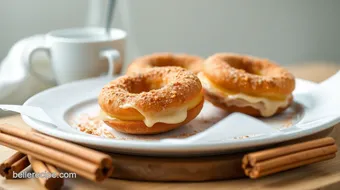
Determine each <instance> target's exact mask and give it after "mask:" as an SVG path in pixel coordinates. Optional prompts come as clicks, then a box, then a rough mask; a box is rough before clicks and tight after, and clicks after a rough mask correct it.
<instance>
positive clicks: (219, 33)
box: [0, 0, 340, 104]
mask: <svg viewBox="0 0 340 190" xmlns="http://www.w3.org/2000/svg"><path fill="white" fill-rule="evenodd" d="M106 5H107V0H72V1H70V0H49V1H46V0H24V1H23V0H1V1H0V13H1V16H0V27H1V35H0V42H1V43H0V59H1V60H2V59H3V58H5V56H6V54H7V52H8V51H9V49H10V48H11V46H12V45H13V44H14V43H15V42H17V41H18V40H20V39H22V38H25V37H28V36H32V35H34V34H42V33H46V32H48V31H50V30H54V29H60V28H69V27H82V26H104V18H105V13H106V7H105V6H106ZM339 8H340V1H339V0H323V1H321V0H298V1H296V0H285V1H273V0H256V1H254V0H142V1H137V0H119V1H118V4H117V7H116V13H115V16H114V22H113V25H112V26H113V27H117V28H122V29H124V30H127V32H128V41H127V53H126V54H127V57H126V60H127V62H126V63H130V62H131V61H132V60H133V59H134V58H136V57H138V56H141V55H144V54H149V53H153V52H160V51H169V52H185V53H191V54H196V55H201V56H203V57H207V56H209V55H211V54H213V53H215V52H225V51H229V52H239V53H247V54H252V55H255V56H260V57H267V58H270V59H272V60H275V61H276V62H278V63H280V64H283V65H288V64H297V63H306V62H317V61H323V62H332V63H333V62H334V63H340V53H339V51H340V38H339V37H338V36H339V34H340V22H339V21H338V20H339V18H340V11H338V10H339ZM42 63H43V64H40V65H41V68H42V69H43V68H45V67H46V66H47V65H48V62H46V61H45V62H42ZM43 70H44V71H46V72H50V70H49V69H43ZM47 74H49V73H47ZM39 82H40V83H39ZM27 83H29V84H30V85H31V86H29V85H27V84H23V86H24V87H26V89H28V90H26V91H25V90H24V89H21V91H20V92H19V93H15V94H13V95H11V96H9V97H8V98H7V99H3V100H0V103H12V104H21V103H23V102H24V101H25V100H26V99H27V98H28V97H30V96H31V95H33V94H35V93H37V92H39V91H41V90H43V89H45V88H48V87H49V86H46V84H42V83H41V81H38V80H37V79H36V78H34V77H33V76H31V77H29V78H27Z"/></svg>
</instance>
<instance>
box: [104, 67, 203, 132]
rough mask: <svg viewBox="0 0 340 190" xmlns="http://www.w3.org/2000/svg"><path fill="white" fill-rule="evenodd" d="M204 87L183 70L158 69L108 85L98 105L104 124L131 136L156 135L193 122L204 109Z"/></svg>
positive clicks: (123, 77) (173, 68)
mask: <svg viewBox="0 0 340 190" xmlns="http://www.w3.org/2000/svg"><path fill="white" fill-rule="evenodd" d="M203 102H204V98H203V93H202V85H201V83H200V81H199V79H198V78H197V76H196V75H194V74H193V73H192V72H189V71H187V70H185V69H183V68H180V67H155V68H149V69H146V70H145V72H143V73H140V74H136V75H130V76H129V75H125V76H122V77H119V78H117V79H115V80H113V81H111V82H110V83H109V84H107V85H106V86H105V87H104V88H103V89H102V91H101V93H100V95H99V98H98V103H99V105H100V107H101V115H102V116H101V117H102V118H103V120H104V122H105V123H106V124H107V125H109V126H110V127H112V128H114V129H116V130H117V131H120V132H123V133H129V134H157V133H162V132H166V131H169V130H172V129H175V128H177V127H180V126H182V125H184V124H186V123H188V122H189V121H191V120H192V119H194V118H195V117H196V116H197V115H198V114H199V113H200V111H201V109H202V107H203Z"/></svg>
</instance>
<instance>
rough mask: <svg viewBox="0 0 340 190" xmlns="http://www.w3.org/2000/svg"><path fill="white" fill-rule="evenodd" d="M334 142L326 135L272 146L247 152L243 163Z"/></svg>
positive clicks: (252, 163) (252, 162) (250, 162)
mask: <svg viewBox="0 0 340 190" xmlns="http://www.w3.org/2000/svg"><path fill="white" fill-rule="evenodd" d="M334 143H335V140H334V139H333V138H331V137H326V138H321V139H317V140H312V141H307V142H303V143H298V144H293V145H288V146H283V147H278V148H273V149H269V150H263V151H258V152H254V153H250V154H247V155H246V156H245V157H243V163H244V164H245V165H247V164H251V165H254V164H255V163H256V162H260V161H263V160H268V159H270V158H274V157H279V156H282V155H287V154H291V153H295V152H300V151H304V150H309V149H314V148H319V147H324V146H327V145H333V144H334Z"/></svg>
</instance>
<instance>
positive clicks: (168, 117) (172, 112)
mask: <svg viewBox="0 0 340 190" xmlns="http://www.w3.org/2000/svg"><path fill="white" fill-rule="evenodd" d="M121 108H133V109H136V110H137V111H138V112H139V113H140V114H142V115H143V116H144V120H143V121H144V123H145V125H146V126H147V127H152V126H153V125H154V124H155V123H167V124H176V123H181V122H183V121H184V120H185V119H186V118H187V110H188V106H182V107H180V108H176V109H167V110H165V111H162V112H158V113H152V114H151V113H147V112H143V111H142V110H141V109H138V108H137V107H136V106H134V105H132V104H130V103H127V104H124V105H123V106H121Z"/></svg>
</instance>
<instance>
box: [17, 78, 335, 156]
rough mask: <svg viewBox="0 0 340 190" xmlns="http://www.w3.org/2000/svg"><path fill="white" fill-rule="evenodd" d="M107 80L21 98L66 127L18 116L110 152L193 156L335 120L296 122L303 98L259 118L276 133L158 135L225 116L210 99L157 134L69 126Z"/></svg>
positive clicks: (300, 85)
mask: <svg viewBox="0 0 340 190" xmlns="http://www.w3.org/2000/svg"><path fill="white" fill-rule="evenodd" d="M108 82H109V79H107V78H95V79H88V80H83V81H78V82H73V83H70V84H66V85H61V86H58V87H55V88H52V89H49V90H46V91H44V92H41V93H39V94H36V95H35V96H33V97H31V98H30V99H29V100H27V101H26V102H25V104H24V105H30V106H37V107H42V108H44V109H46V108H47V109H49V113H53V117H54V119H55V120H58V123H62V124H63V125H64V126H69V127H70V130H67V131H64V130H61V129H59V128H57V127H55V126H53V125H49V124H45V123H43V122H40V121H37V120H35V119H33V118H30V117H27V116H24V115H22V118H23V120H24V121H25V122H26V123H27V124H28V125H30V126H31V127H32V128H34V129H36V130H38V131H40V132H42V133H45V134H48V135H51V136H54V137H58V138H61V139H65V140H68V141H72V142H75V143H79V144H82V145H85V146H88V147H92V148H95V149H100V150H104V151H108V152H116V153H124V154H138V155H148V156H165V155H166V156H194V155H212V154H221V153H228V152H229V153H230V152H233V151H239V150H246V149H248V148H254V147H261V146H266V145H270V144H274V143H278V142H283V141H287V140H291V139H296V138H299V137H303V136H307V135H310V134H314V133H317V132H319V131H322V130H325V129H327V128H329V127H331V126H333V125H334V124H335V123H336V122H337V121H335V120H334V118H328V119H327V118H326V119H322V120H320V121H318V122H316V123H315V122H314V123H313V124H312V125H306V126H304V127H296V124H298V123H299V121H300V120H301V119H302V118H303V117H304V116H305V115H304V114H305V113H306V109H311V106H312V105H313V104H310V103H309V102H310V100H308V99H304V100H302V102H296V103H294V104H293V105H292V106H291V107H290V108H289V109H288V110H287V111H285V112H284V113H283V114H280V115H279V116H275V117H273V118H269V119H262V121H264V122H265V123H267V124H269V125H270V126H271V127H273V128H275V129H277V130H279V131H280V133H273V134H269V135H264V136H254V137H249V138H235V139H227V140H223V141H214V142H193V143H171V142H167V141H160V140H161V139H165V138H183V137H186V136H190V135H193V134H196V133H199V132H200V131H203V130H205V129H207V128H209V127H210V126H212V125H213V124H214V123H216V122H217V121H218V120H220V119H222V118H223V117H225V116H226V113H225V112H223V111H222V110H219V109H218V108H215V107H214V106H212V105H211V104H210V103H205V105H204V108H203V110H202V111H201V114H200V115H199V116H198V117H197V118H196V119H195V120H193V121H192V122H190V123H189V124H188V125H186V126H183V127H181V128H179V129H177V130H174V131H171V132H168V133H164V134H160V135H149V136H134V135H124V134H121V133H118V132H116V131H114V130H113V129H111V128H109V127H107V126H103V127H104V128H105V127H106V129H107V130H108V131H109V132H110V133H111V134H113V136H114V138H105V137H99V136H95V135H89V134H86V133H84V132H80V131H79V130H75V128H74V127H72V125H73V124H72V123H74V120H75V118H76V120H77V119H79V117H80V115H81V114H90V115H91V114H97V113H98V111H99V106H98V105H97V103H96V101H97V96H98V94H99V92H100V90H101V88H102V87H103V86H104V85H105V84H106V83H108ZM314 86H315V84H314V83H312V82H309V81H305V80H301V79H297V85H296V90H295V91H294V94H297V93H303V92H306V91H308V90H309V89H311V88H312V87H314ZM240 125H242V121H240ZM249 127H251V126H249ZM230 130H236V131H237V130H238V127H237V126H235V128H232V129H230ZM228 132H232V131H226V133H228Z"/></svg>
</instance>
